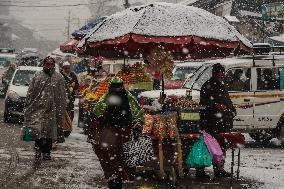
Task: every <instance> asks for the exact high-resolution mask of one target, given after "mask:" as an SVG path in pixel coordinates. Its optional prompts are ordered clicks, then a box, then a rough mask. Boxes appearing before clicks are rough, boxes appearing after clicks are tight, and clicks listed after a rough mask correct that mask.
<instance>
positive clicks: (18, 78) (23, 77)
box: [13, 70, 36, 86]
mask: <svg viewBox="0 0 284 189" xmlns="http://www.w3.org/2000/svg"><path fill="white" fill-rule="evenodd" d="M35 73H36V71H34V70H17V71H16V74H15V77H14V79H13V85H17V86H29V85H30V83H31V81H32V78H33V77H34V75H35Z"/></svg>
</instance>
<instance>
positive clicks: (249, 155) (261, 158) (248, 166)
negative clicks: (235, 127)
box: [226, 134, 284, 189]
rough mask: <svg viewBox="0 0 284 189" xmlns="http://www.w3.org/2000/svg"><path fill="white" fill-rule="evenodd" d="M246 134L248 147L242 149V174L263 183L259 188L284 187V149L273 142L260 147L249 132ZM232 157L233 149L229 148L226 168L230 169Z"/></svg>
mask: <svg viewBox="0 0 284 189" xmlns="http://www.w3.org/2000/svg"><path fill="white" fill-rule="evenodd" d="M244 135H245V139H246V143H247V144H246V146H247V147H246V148H242V149H241V163H240V176H241V177H242V178H246V179H250V180H253V181H258V182H260V183H263V185H261V186H260V185H257V188H258V189H283V188H284V149H283V148H281V147H279V146H273V144H267V146H266V147H263V148H262V147H259V146H258V145H256V144H255V143H254V140H253V139H252V138H250V136H249V135H248V134H244ZM236 152H237V151H236ZM236 152H235V155H236ZM231 157H232V156H231V150H229V151H228V153H227V158H226V161H227V163H226V170H230V163H231ZM235 163H236V159H235ZM235 169H236V168H235Z"/></svg>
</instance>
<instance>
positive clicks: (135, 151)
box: [123, 135, 154, 167]
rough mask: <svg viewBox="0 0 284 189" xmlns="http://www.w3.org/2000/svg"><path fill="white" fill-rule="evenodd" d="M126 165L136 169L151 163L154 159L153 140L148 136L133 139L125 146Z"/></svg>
mask: <svg viewBox="0 0 284 189" xmlns="http://www.w3.org/2000/svg"><path fill="white" fill-rule="evenodd" d="M123 154H124V163H125V165H126V166H128V167H135V166H139V165H143V164H144V163H146V162H149V161H151V160H152V159H153V157H154V151H153V145H152V139H151V138H150V136H148V135H141V136H139V137H133V136H132V137H131V140H130V141H128V142H126V143H124V144H123Z"/></svg>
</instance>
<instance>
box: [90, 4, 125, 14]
mask: <svg viewBox="0 0 284 189" xmlns="http://www.w3.org/2000/svg"><path fill="white" fill-rule="evenodd" d="M88 3H89V9H90V12H91V14H92V17H93V18H97V17H100V16H107V15H110V14H113V13H115V12H117V11H119V10H122V9H123V7H122V2H121V0H88Z"/></svg>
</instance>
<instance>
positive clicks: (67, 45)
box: [60, 38, 79, 53]
mask: <svg viewBox="0 0 284 189" xmlns="http://www.w3.org/2000/svg"><path fill="white" fill-rule="evenodd" d="M78 43H79V41H78V40H76V39H73V38H72V39H69V40H68V41H66V42H64V43H62V44H60V50H61V51H62V52H64V53H73V52H75V51H76V48H77V45H78Z"/></svg>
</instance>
